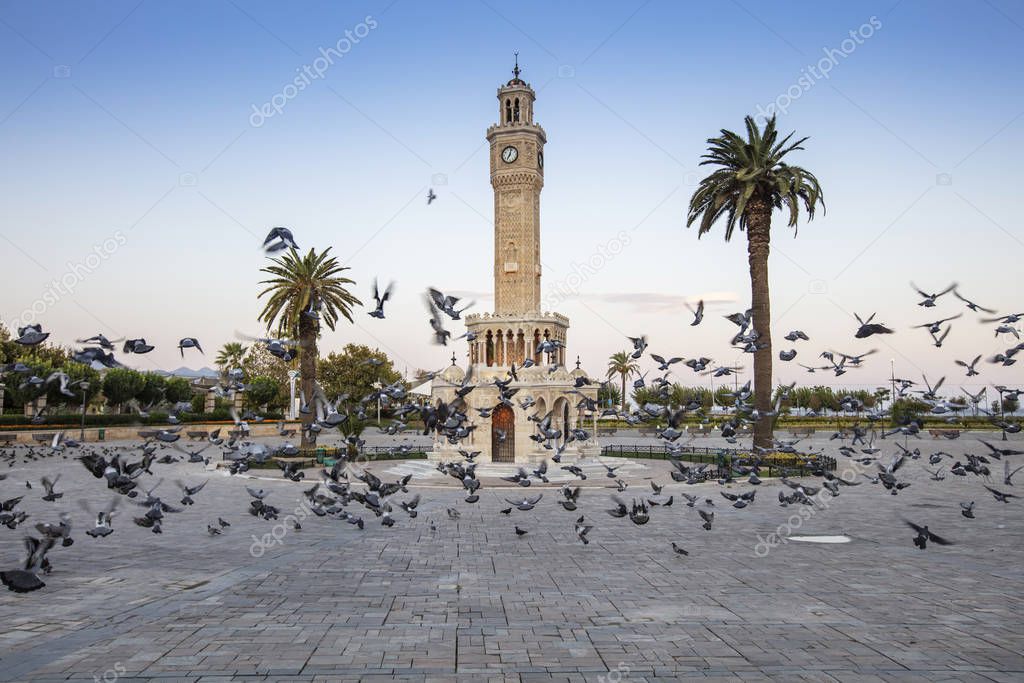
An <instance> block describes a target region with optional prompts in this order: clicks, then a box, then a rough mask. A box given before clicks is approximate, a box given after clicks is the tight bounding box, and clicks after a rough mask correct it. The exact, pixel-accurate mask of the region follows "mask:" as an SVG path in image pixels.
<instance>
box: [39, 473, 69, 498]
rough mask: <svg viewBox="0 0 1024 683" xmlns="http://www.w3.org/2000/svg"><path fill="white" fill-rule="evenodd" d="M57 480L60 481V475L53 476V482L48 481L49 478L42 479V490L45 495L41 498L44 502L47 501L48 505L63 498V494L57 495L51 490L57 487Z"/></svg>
mask: <svg viewBox="0 0 1024 683" xmlns="http://www.w3.org/2000/svg"><path fill="white" fill-rule="evenodd" d="M59 480H60V474H59V473H58V474H57V476H55V477H54V478H53V481H50V478H49V477H43V479H42V484H43V489H44V490H45V491H46V495H44V496H43V500H45V501H47V502H49V503H52V502H53V501H55V500H57V499H58V498H62V497H63V496H64V493H63V492H60V493H57V492H55V491H54V490H53V487H54V486H56V485H57V482H58V481H59Z"/></svg>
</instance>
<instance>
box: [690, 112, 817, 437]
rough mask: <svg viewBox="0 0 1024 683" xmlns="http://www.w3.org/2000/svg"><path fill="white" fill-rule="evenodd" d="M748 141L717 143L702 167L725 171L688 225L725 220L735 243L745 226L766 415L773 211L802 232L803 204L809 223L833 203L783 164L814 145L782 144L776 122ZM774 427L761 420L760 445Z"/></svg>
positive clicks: (757, 386) (710, 183)
mask: <svg viewBox="0 0 1024 683" xmlns="http://www.w3.org/2000/svg"><path fill="white" fill-rule="evenodd" d="M744 123H745V124H746V128H747V137H746V139H743V138H742V137H740V136H739V135H737V134H736V133H733V132H732V131H729V130H724V129H723V130H722V135H721V137H717V138H710V139H709V140H708V141H707V142H708V153H707V154H705V155H703V156H702V157H701V158H702V159H703V161H701V162H700V163H701V165H702V166H705V165H711V166H717V167H718V168H717V169H716V170H715V171H714V172H713V173H711V175H709V176H707V177H706V178H704V179H703V180H701V182H700V186H699V187H698V188H697V191H696V192H694V193H693V197H691V198H690V208H689V211H688V212H687V217H686V225H687V227H689V226H691V225H693V224H694V223H695V222H697V221H698V220H699V221H700V230H699V231H698V233H697V235H698V237H701V236H703V235H704V233H706V232H708V231H709V230H711V226H712V225H713V224H714V223H715V221H717V220H718V219H719V218H721V217H723V216H725V217H726V223H725V239H726V241H729V239H730V238H731V237H732V233H733V230H734V229H735V228H736V225H737V224H739V228H740V230H746V232H747V262H748V264H749V267H750V294H751V308H752V309H753V324H754V331H755V332H757V335H758V339H757V344H758V350H757V351H755V353H754V401H755V406H756V408H757V410H758V412H761V413H765V412H768V411H770V410H771V400H772V336H771V302H770V300H769V295H768V251H769V243H770V241H771V227H772V211H773V210H775V209H784V210H786V211H787V212H788V215H789V221H788V225H789V227H791V228H793V229H794V235H795V231H796V227H797V219H798V218H799V215H800V204H801V203H802V204H803V206H804V210H805V211H806V212H807V218H808V220H810V219H813V218H814V210H815V209H816V208H817V206H818V204H821V207H822V210H824V208H825V203H824V200H823V197H822V192H821V187H820V186H819V185H818V179H817V178H815V177H814V175H813V174H812V173H810V172H808V171H806V170H805V169H803V168H800V167H799V166H790V165H788V164H786V163H785V162H784V161H783V157H785V156H786V155H787V154H789V153H790V152H794V151H796V150H801V149H803V147H802V146H801V145H802V143H803V142H804V141H805V140H806V139H807V138H800V139H799V140H797V141H796V142H793V143H790V141H789V140H790V138H791V137H793V133H790V134H789V135H787V136H786V137H785V138H783V139H782V140H778V139H777V138H778V132H777V131H776V129H775V117H774V116H773V117H772V118H770V119H768V121H767V123H766V124H765V127H764V131H763V132H762V131H761V130H760V129H759V128H758V126H757V123H756V122H755V121H754V119H753V118H752V117H750V116H748V117H746V118H745V119H744ZM773 423H774V420H769V419H760V420H758V421H757V422H756V423H755V426H754V445H755V446H759V447H762V448H769V447H771V444H772V426H773Z"/></svg>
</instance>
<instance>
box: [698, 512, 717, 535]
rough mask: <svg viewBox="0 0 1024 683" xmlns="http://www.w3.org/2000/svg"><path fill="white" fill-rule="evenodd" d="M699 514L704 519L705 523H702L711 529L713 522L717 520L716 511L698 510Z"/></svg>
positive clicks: (706, 528)
mask: <svg viewBox="0 0 1024 683" xmlns="http://www.w3.org/2000/svg"><path fill="white" fill-rule="evenodd" d="M697 514H699V515H700V518H701V519H703V520H704V523H703V524H702V525H701V526H702V527H704V530H705V531H711V523H712V522H714V521H715V513H714V512H707V511H705V510H697Z"/></svg>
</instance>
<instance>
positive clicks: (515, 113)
mask: <svg viewBox="0 0 1024 683" xmlns="http://www.w3.org/2000/svg"><path fill="white" fill-rule="evenodd" d="M512 120H513V121H515V122H516V123H519V98H518V97H517V98H516V105H515V109H513V110H512Z"/></svg>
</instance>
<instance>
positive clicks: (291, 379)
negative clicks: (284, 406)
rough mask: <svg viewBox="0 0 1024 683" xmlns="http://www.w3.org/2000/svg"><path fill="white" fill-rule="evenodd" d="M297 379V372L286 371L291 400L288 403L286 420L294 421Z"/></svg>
mask: <svg viewBox="0 0 1024 683" xmlns="http://www.w3.org/2000/svg"><path fill="white" fill-rule="evenodd" d="M298 378H299V371H298V370H289V371H288V390H289V395H290V396H291V400H289V401H288V419H289V420H294V419H295V380H297V379H298Z"/></svg>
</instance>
